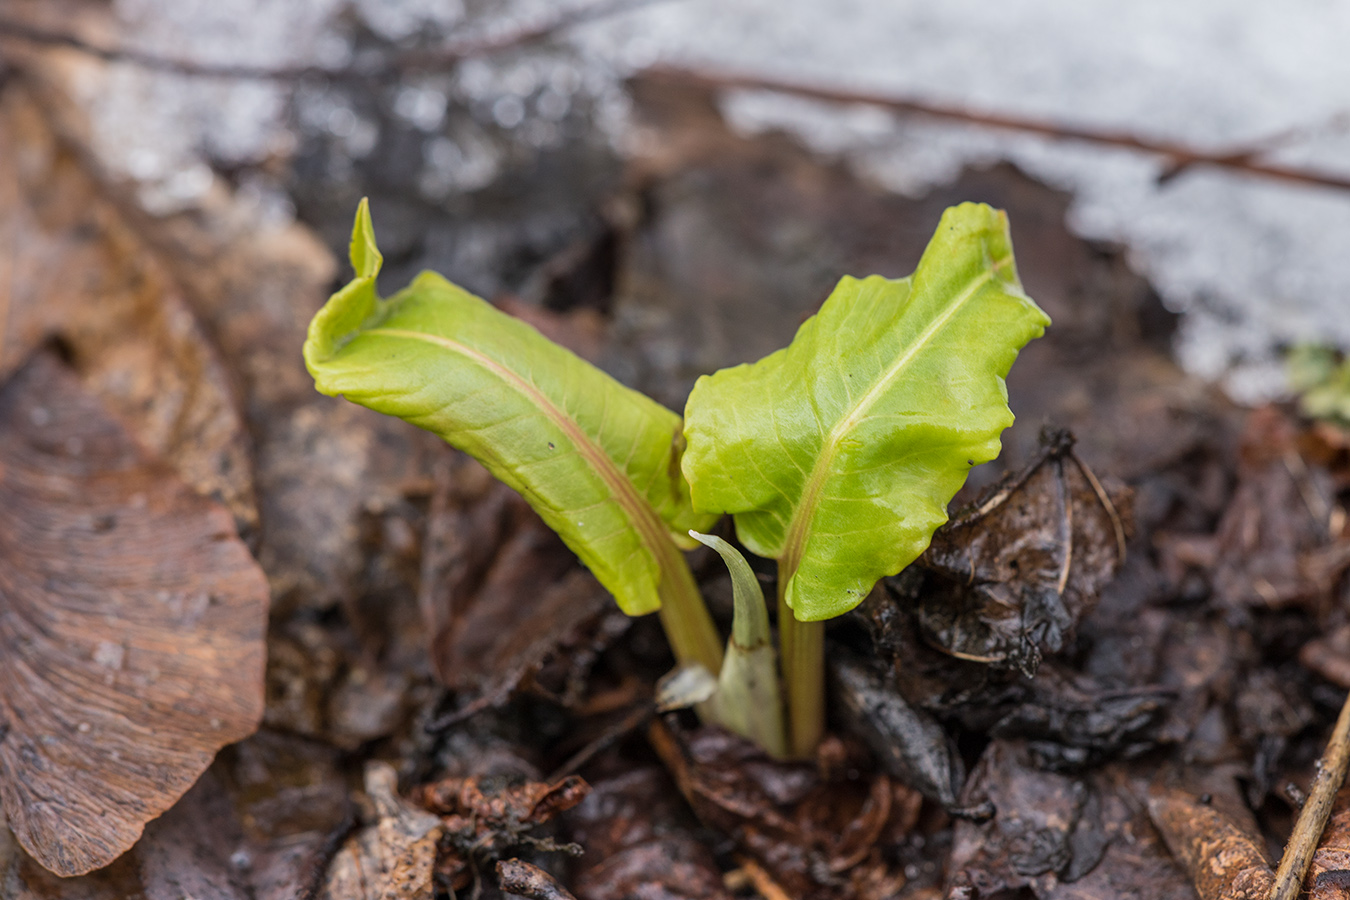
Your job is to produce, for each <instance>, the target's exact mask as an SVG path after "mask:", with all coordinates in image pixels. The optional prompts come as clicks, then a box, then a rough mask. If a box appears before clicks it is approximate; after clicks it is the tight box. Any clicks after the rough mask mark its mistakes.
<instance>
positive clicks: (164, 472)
mask: <svg viewBox="0 0 1350 900" xmlns="http://www.w3.org/2000/svg"><path fill="white" fill-rule="evenodd" d="M0 561H2V563H0V647H2V648H3V655H0V771H3V772H4V777H3V778H2V779H0V798H2V799H3V802H4V809H5V813H6V815H7V816H8V818H9V822H10V827H11V828H13V829H14V832H15V834H16V835H17V836H18V839H19V841H20V843H21V844H22V845H23V846H24V848H25V849H26V850H28V852H29V853H31V854H33V856H34V857H35V858H36V859H38V860H39V861H40V862H41V863H42V864H43V865H45V866H47V867H48V868H50V869H52V870H53V871H55V872H58V873H60V874H63V875H73V874H79V873H83V872H88V871H90V870H91V869H95V868H98V867H99V866H103V865H106V864H107V863H109V862H110V861H112V860H113V859H114V858H116V857H117V856H118V855H119V854H121V853H122V852H123V851H125V850H126V849H127V848H128V847H130V846H131V845H132V843H134V842H135V840H136V838H137V837H138V836H139V835H140V833H141V829H142V828H143V827H144V825H145V823H146V822H147V821H149V820H150V819H152V818H154V817H155V816H157V815H159V814H160V813H162V812H164V811H165V810H166V809H168V808H169V807H170V806H172V805H173V803H174V801H176V800H177V799H178V798H179V797H180V796H181V795H182V794H183V792H184V791H186V790H187V788H188V787H190V786H191V784H192V782H193V781H195V780H196V779H197V777H198V776H199V775H200V774H201V773H202V771H203V770H204V769H205V768H206V767H207V765H208V764H209V763H210V761H211V759H212V757H213V756H214V755H215V753H216V751H217V750H219V749H220V748H221V747H222V746H224V745H225V744H228V743H231V742H233V741H237V740H239V739H240V738H242V737H245V736H246V735H248V734H250V733H251V732H252V731H253V730H254V729H255V728H256V727H257V724H258V721H259V719H260V718H261V715H262V669H263V632H264V628H265V625H266V614H267V601H268V593H267V584H266V581H265V580H264V578H263V574H262V571H261V570H260V569H259V568H258V566H257V564H256V563H254V561H253V559H252V557H251V556H249V554H248V551H247V550H246V549H245V548H244V546H243V545H242V544H241V543H240V542H239V540H238V539H237V537H236V536H235V533H234V527H233V523H232V522H231V521H230V517H229V514H228V513H227V512H225V510H224V509H223V508H221V507H220V506H218V505H217V504H215V503H214V502H212V501H209V500H206V499H204V498H202V497H200V496H199V495H197V494H196V493H194V492H193V491H192V490H191V489H189V488H188V487H187V486H186V485H184V484H183V483H182V482H181V481H179V480H178V478H177V476H176V475H175V474H174V471H173V470H172V469H171V468H169V467H168V466H167V465H165V464H163V463H160V462H157V461H155V460H153V459H151V458H149V457H148V456H147V454H146V453H145V452H144V451H143V450H141V449H140V448H139V447H138V446H137V445H136V444H135V443H133V441H132V440H131V438H130V437H129V436H128V435H127V434H126V433H125V432H124V431H123V430H122V428H121V426H120V425H119V424H118V423H117V422H116V421H114V420H113V419H111V418H110V417H109V416H108V415H107V413H105V412H104V411H103V410H102V408H101V407H100V406H99V405H98V403H97V402H96V401H94V400H93V399H92V398H90V397H89V396H88V395H87V394H85V393H84V392H83V391H82V390H81V388H80V386H79V384H78V382H77V380H76V379H75V377H74V376H73V375H72V374H71V373H69V372H68V371H66V370H65V369H64V368H63V367H62V366H61V365H60V364H59V363H58V362H56V361H55V360H54V359H52V358H50V357H48V356H39V357H37V358H36V359H34V360H33V361H32V362H31V363H30V364H29V365H27V366H26V367H25V368H24V369H22V370H21V371H20V372H18V373H17V374H16V375H14V376H13V377H12V378H11V379H10V380H9V382H8V383H7V384H6V385H5V387H4V389H3V391H0Z"/></svg>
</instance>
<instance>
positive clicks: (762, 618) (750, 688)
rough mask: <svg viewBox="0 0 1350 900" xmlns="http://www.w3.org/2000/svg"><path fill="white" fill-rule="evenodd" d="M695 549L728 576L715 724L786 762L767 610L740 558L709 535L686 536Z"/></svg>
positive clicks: (775, 659)
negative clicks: (713, 558) (726, 635)
mask: <svg viewBox="0 0 1350 900" xmlns="http://www.w3.org/2000/svg"><path fill="white" fill-rule="evenodd" d="M689 536H690V537H692V538H694V539H695V540H696V541H698V542H699V543H702V544H704V545H706V546H708V547H711V548H712V549H714V550H716V551H717V555H718V556H720V557H722V561H723V562H724V563H726V566H727V570H728V571H729V572H730V573H731V591H732V597H733V599H734V602H735V610H734V612H733V614H732V619H731V640H729V641H727V653H726V658H725V659H724V660H723V661H722V671H721V672H720V673H719V674H718V676H717V695H716V697H714V698H713V702H714V703H715V704H716V711H717V721H718V723H719V724H721V725H722V726H723V727H724V728H726V729H728V730H729V731H734V732H736V733H737V734H739V735H741V736H743V737H747V738H749V739H750V740H752V741H754V742H755V743H757V744H759V745H760V746H761V747H763V748H764V749H765V750H767V751H769V754H770V755H771V756H775V757H778V758H780V759H781V758H783V757H786V756H787V752H788V748H787V732H786V731H785V730H784V727H783V693H782V690H781V689H780V687H779V681H778V654H776V653H774V651H773V641H772V634H771V633H770V631H769V610H768V608H767V607H766V606H765V604H764V592H763V591H762V590H760V587H759V580H758V579H757V578H755V573H754V570H753V569H751V568H750V564H749V563H748V562H746V561H745V557H744V556H742V555H741V552H740V551H739V550H737V549H736V548H735V547H733V546H731V545H730V544H728V543H727V542H726V541H724V540H722V539H721V538H720V537H717V536H716V535H713V534H699V533H698V532H697V531H691V532H689Z"/></svg>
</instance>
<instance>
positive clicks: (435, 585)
mask: <svg viewBox="0 0 1350 900" xmlns="http://www.w3.org/2000/svg"><path fill="white" fill-rule="evenodd" d="M436 481H437V485H436V489H435V493H433V495H432V502H431V511H430V515H429V520H428V526H427V539H426V542H425V547H424V550H423V553H424V558H423V565H422V572H423V575H422V585H421V589H420V590H421V593H422V614H423V620H424V622H425V624H426V632H427V634H428V636H429V638H430V641H431V659H432V663H433V665H434V666H435V668H436V673H437V674H438V675H439V676H440V678H441V680H442V682H444V683H445V684H446V686H448V687H449V688H450V689H451V690H454V691H456V692H459V693H461V694H463V695H465V697H466V698H467V699H468V700H469V703H468V705H467V706H465V707H463V708H462V710H461V712H460V713H459V715H463V714H466V713H467V712H468V711H470V710H473V709H477V708H480V707H481V706H484V705H493V704H496V703H500V702H504V701H505V699H506V697H507V696H508V694H509V693H510V692H511V691H512V690H513V689H515V688H516V687H517V686H518V685H519V684H521V682H522V681H524V680H526V679H528V678H532V677H534V676H535V675H536V674H537V673H539V671H540V668H541V666H544V665H545V664H546V663H548V661H549V660H550V659H552V658H554V657H558V656H561V655H562V654H561V653H560V651H562V650H565V649H570V650H572V652H571V653H569V654H566V656H567V661H568V663H569V664H570V665H571V666H573V667H575V668H578V669H579V668H582V667H584V665H585V664H587V663H588V661H589V660H590V659H591V658H593V656H594V655H595V653H596V652H598V650H600V649H603V648H604V647H605V646H606V645H607V644H608V643H609V642H610V641H612V640H613V639H614V638H616V637H617V636H618V635H620V634H622V633H623V631H624V630H626V629H627V627H628V624H629V621H630V620H629V619H628V618H627V617H626V616H624V615H622V614H620V613H618V612H617V611H615V610H614V607H613V605H612V603H611V602H610V600H609V596H608V594H607V592H606V591H605V590H604V588H602V587H601V586H600V585H599V584H598V583H597V582H596V580H595V578H594V577H592V576H591V575H590V574H589V573H588V572H586V571H584V570H583V569H582V568H581V567H580V566H579V565H577V562H576V557H575V556H574V555H573V554H572V553H571V551H569V550H568V549H567V548H566V547H565V546H564V545H563V543H562V541H561V540H559V538H558V537H557V535H555V534H554V533H553V532H552V531H550V530H549V529H548V527H547V526H545V525H544V523H543V522H542V521H541V520H540V519H539V517H538V516H537V515H535V514H534V512H533V511H532V510H530V508H529V507H528V506H527V505H526V503H525V502H524V501H523V500H522V499H521V498H520V496H519V495H517V494H516V493H515V492H514V491H512V490H510V489H509V488H507V487H506V486H505V485H502V484H501V483H500V482H496V481H493V480H491V479H490V478H489V477H488V473H487V472H486V471H484V470H483V469H482V468H481V467H480V466H479V465H478V464H477V463H475V462H473V461H472V460H470V459H468V458H467V457H464V456H463V455H461V454H458V453H455V454H453V455H452V456H451V457H449V458H448V459H447V460H446V461H445V464H444V465H443V466H441V469H440V471H439V472H438V475H437V479H436ZM580 674H583V673H580V672H571V671H570V672H568V673H567V676H568V677H564V678H563V679H562V680H563V682H564V684H563V685H562V689H563V692H564V694H566V693H568V689H569V688H570V687H571V685H570V684H569V682H575V681H577V679H576V678H574V677H570V676H575V675H580ZM564 699H568V697H566V696H564Z"/></svg>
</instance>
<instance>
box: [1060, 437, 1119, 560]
mask: <svg viewBox="0 0 1350 900" xmlns="http://www.w3.org/2000/svg"><path fill="white" fill-rule="evenodd" d="M1069 459H1072V460H1073V462H1074V465H1076V466H1078V471H1079V472H1081V473H1082V474H1083V477H1084V478H1086V479H1087V483H1088V484H1089V485H1091V487H1092V492H1093V493H1094V494H1096V495H1097V502H1099V503H1101V505H1102V509H1104V510H1106V517H1107V518H1108V519H1110V520H1111V530H1112V531H1114V532H1115V534H1116V555H1117V557H1118V558H1119V560H1120V564H1121V565H1122V566H1123V565H1125V549H1126V547H1125V523H1124V522H1122V521H1120V513H1118V512H1116V505H1115V504H1114V503H1112V502H1111V495H1110V494H1108V493H1107V492H1106V488H1104V487H1102V483H1101V482H1100V481H1098V480H1097V475H1096V473H1094V472H1093V471H1092V469H1091V468H1089V467H1088V464H1087V463H1085V462H1083V458H1082V457H1081V456H1079V455H1078V451H1077V450H1074V449H1073V448H1072V447H1070V448H1069Z"/></svg>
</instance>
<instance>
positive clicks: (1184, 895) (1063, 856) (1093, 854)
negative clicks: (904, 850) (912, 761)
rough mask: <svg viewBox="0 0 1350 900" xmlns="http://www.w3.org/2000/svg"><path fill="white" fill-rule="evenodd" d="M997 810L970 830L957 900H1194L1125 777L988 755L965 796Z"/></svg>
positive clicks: (1006, 751)
mask: <svg viewBox="0 0 1350 900" xmlns="http://www.w3.org/2000/svg"><path fill="white" fill-rule="evenodd" d="M962 800H963V802H965V803H967V804H980V803H986V802H987V803H992V804H993V805H994V806H995V807H996V809H997V813H996V815H995V816H994V817H993V818H992V819H990V820H988V821H986V822H979V823H977V822H971V821H961V822H958V823H957V824H956V831H955V836H954V839H953V845H952V852H951V860H950V876H949V877H950V880H951V888H950V890H949V892H948V897H949V898H951V900H980V898H986V900H987V898H995V897H1003V896H1008V895H1011V894H1013V893H1014V892H1016V891H1019V890H1024V889H1025V890H1028V891H1030V892H1031V893H1032V894H1033V895H1034V896H1036V897H1039V898H1046V900H1052V898H1053V900H1126V898H1129V900H1191V898H1192V896H1193V895H1192V892H1191V887H1190V884H1189V883H1188V882H1187V880H1186V879H1185V877H1183V876H1182V874H1181V873H1180V872H1179V871H1178V870H1177V869H1176V867H1175V866H1174V865H1173V864H1172V863H1171V862H1170V860H1169V859H1168V854H1167V848H1166V847H1164V846H1163V845H1162V842H1161V841H1160V840H1159V839H1158V837H1157V834H1156V832H1154V830H1153V828H1152V827H1151V825H1150V824H1149V822H1148V818H1147V816H1146V814H1145V813H1144V812H1143V810H1142V809H1141V808H1140V805H1139V804H1138V803H1136V802H1135V801H1134V796H1133V790H1132V789H1131V786H1130V784H1129V778H1128V776H1127V772H1126V770H1125V769H1124V768H1122V767H1121V766H1119V765H1112V766H1109V767H1107V768H1105V769H1104V770H1099V772H1097V773H1096V774H1094V775H1092V776H1089V777H1080V778H1073V777H1069V776H1066V775H1061V774H1056V773H1053V772H1046V771H1042V770H1039V769H1037V768H1035V766H1034V765H1033V764H1032V755H1031V753H1030V751H1029V750H1028V748H1027V746H1026V745H1025V744H1023V743H1021V742H1016V741H995V742H993V743H992V744H990V745H989V747H988V748H987V749H986V750H985V752H984V754H983V755H982V756H981V758H980V762H979V763H978V764H977V765H976V767H975V769H974V771H972V773H971V777H970V781H969V782H968V783H967V785H966V790H965V792H964V794H963V796H962Z"/></svg>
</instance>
